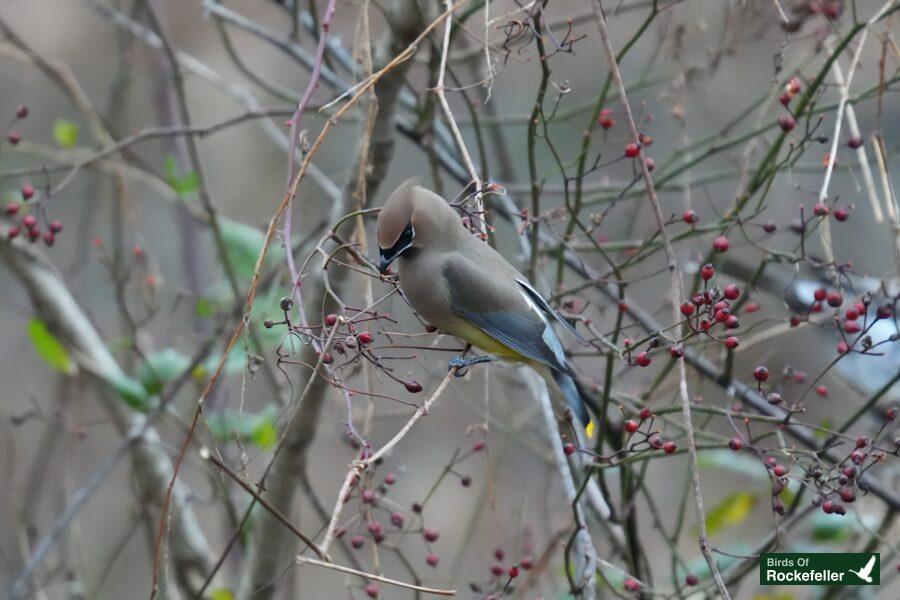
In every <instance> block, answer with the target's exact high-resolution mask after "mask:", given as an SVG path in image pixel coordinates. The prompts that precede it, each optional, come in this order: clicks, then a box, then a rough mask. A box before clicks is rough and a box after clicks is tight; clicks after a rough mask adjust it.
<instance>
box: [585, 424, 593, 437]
mask: <svg viewBox="0 0 900 600" xmlns="http://www.w3.org/2000/svg"><path fill="white" fill-rule="evenodd" d="M584 432H585V433H586V434H587V436H588V439H591V438H593V437H594V420H593V419H591V420H590V421H588V424H587V425H585V427H584Z"/></svg>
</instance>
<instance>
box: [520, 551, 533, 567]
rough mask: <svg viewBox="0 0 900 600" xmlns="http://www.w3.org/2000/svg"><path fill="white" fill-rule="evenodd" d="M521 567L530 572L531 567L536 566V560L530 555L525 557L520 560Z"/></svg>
mask: <svg viewBox="0 0 900 600" xmlns="http://www.w3.org/2000/svg"><path fill="white" fill-rule="evenodd" d="M519 566H520V567H522V568H523V569H525V570H526V571H530V570H531V567H533V566H534V559H533V558H531V556H529V555H527V554H526V555H525V556H523V557H522V558H520V559H519Z"/></svg>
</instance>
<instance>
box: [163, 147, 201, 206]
mask: <svg viewBox="0 0 900 600" xmlns="http://www.w3.org/2000/svg"><path fill="white" fill-rule="evenodd" d="M163 167H164V168H165V170H166V183H168V184H169V187H170V188H172V189H173V190H174V191H175V193H176V194H178V196H179V197H181V198H186V197H187V196H190V195H191V194H193V193H194V192H196V191H197V190H198V189H200V178H199V177H197V174H196V173H194V172H193V171H188V172H187V173H185V174H181V173H179V172H178V167H177V166H176V165H175V157H173V156H171V155H170V156H167V157H166V160H165V163H164V164H163Z"/></svg>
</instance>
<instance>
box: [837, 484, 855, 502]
mask: <svg viewBox="0 0 900 600" xmlns="http://www.w3.org/2000/svg"><path fill="white" fill-rule="evenodd" d="M839 494H840V495H841V500H843V501H844V502H847V503H850V502H854V501H856V494H855V493H853V490H852V489H850V488H848V487H843V488H841V490H840V492H839Z"/></svg>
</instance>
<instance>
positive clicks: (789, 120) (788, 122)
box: [778, 115, 797, 131]
mask: <svg viewBox="0 0 900 600" xmlns="http://www.w3.org/2000/svg"><path fill="white" fill-rule="evenodd" d="M778 126H779V127H781V130H782V131H791V130H792V129H793V128H794V127H796V126H797V121H796V120H795V119H794V117H792V116H791V115H782V116H780V117H778Z"/></svg>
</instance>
